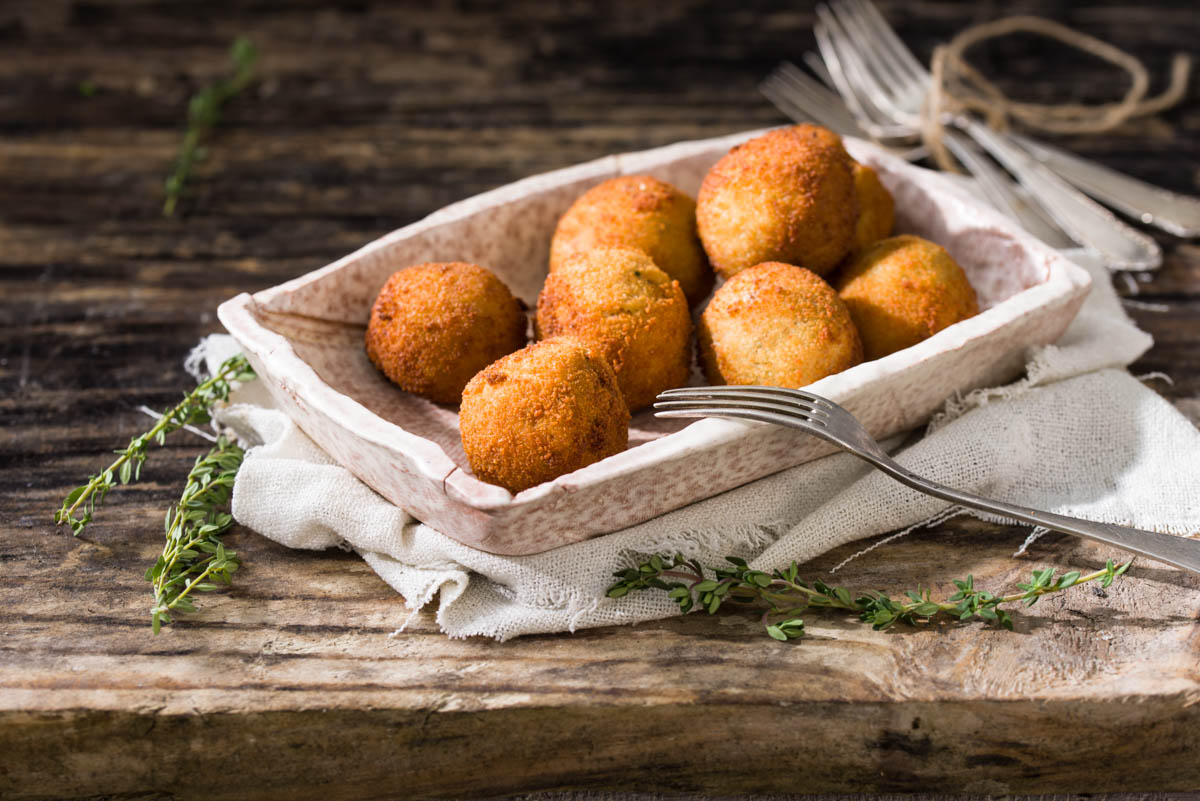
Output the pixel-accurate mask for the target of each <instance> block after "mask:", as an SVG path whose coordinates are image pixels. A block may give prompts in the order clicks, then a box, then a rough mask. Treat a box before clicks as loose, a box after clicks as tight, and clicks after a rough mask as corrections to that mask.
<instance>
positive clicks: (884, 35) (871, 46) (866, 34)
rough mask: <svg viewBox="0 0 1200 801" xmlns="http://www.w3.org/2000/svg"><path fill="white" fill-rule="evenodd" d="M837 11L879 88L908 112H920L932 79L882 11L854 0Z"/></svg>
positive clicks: (837, 4)
mask: <svg viewBox="0 0 1200 801" xmlns="http://www.w3.org/2000/svg"><path fill="white" fill-rule="evenodd" d="M834 8H835V12H836V13H837V14H838V16H839V18H840V19H841V20H842V24H843V26H844V27H845V28H846V30H847V32H848V33H849V34H850V36H851V41H852V42H857V43H858V48H857V50H858V51H859V52H860V53H862V58H863V61H864V62H866V64H867V66H868V68H869V69H870V70H871V71H872V72H873V73H874V75H875V76H876V77H877V78H878V79H879V87H878V88H879V89H880V90H881V91H885V92H887V93H888V94H889V95H890V96H892V97H893V98H895V99H896V101H897V105H899V106H902V107H903V108H904V110H905V111H908V112H915V111H919V110H920V107H921V104H922V103H923V102H924V98H925V93H926V92H927V91H928V86H929V81H930V76H929V73H928V72H927V71H925V70H924V68H921V67H919V66H918V67H916V68H914V66H913V65H916V64H917V61H916V57H915V56H913V54H912V51H910V50H909V49H908V48H907V47H906V46H905V45H904V43H903V42H902V41H900V38H899V37H898V36H897V35H896V32H895V31H894V30H892V28H891V26H889V25H888V24H887V21H886V20H884V19H883V16H882V15H881V14H880V13H879V10H878V9H876V8H875V7H874V6H870V4H869V3H865V2H864V3H859V2H854V0H841V1H839V0H835V2H834Z"/></svg>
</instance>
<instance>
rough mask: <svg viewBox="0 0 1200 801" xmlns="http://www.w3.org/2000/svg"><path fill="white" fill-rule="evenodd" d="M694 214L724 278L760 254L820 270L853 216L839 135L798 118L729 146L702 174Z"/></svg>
mask: <svg viewBox="0 0 1200 801" xmlns="http://www.w3.org/2000/svg"><path fill="white" fill-rule="evenodd" d="M696 221H697V223H698V227H699V232H700V240H701V242H703V244H704V250H705V252H706V253H707V254H708V260H709V262H710V263H711V264H712V266H713V269H715V270H716V271H717V273H718V274H720V275H721V276H723V277H725V278H730V277H732V276H734V275H736V274H737V273H738V272H740V271H741V270H744V269H746V268H747V267H750V266H751V265H755V264H760V263H762V262H767V261H779V262H785V263H787V264H796V265H800V266H802V267H806V268H808V269H809V270H812V271H813V272H814V273H816V274H817V275H825V274H827V273H828V272H829V271H830V270H832V269H833V268H834V266H835V265H837V263H838V262H840V261H841V260H842V259H843V258H844V257H845V256H846V254H847V253H848V252H849V251H850V245H851V243H852V241H853V238H854V226H855V223H856V222H857V221H858V196H857V194H856V192H855V190H854V176H853V173H852V172H851V159H850V156H849V155H847V153H846V150H845V148H844V147H843V146H842V140H841V137H839V136H838V135H837V134H835V133H833V132H831V131H829V130H827V129H825V128H822V127H820V126H817V125H807V124H805V125H797V126H794V127H791V128H780V129H777V130H774V131H770V132H768V133H766V134H764V135H762V136H759V137H757V138H755V139H751V140H749V141H748V142H745V143H743V144H741V145H739V146H737V147H735V148H733V149H732V150H730V151H729V152H728V153H727V154H725V156H723V157H722V158H721V160H720V161H718V162H717V163H716V164H714V165H713V167H712V169H710V170H709V171H708V174H707V175H706V176H705V177H704V183H703V184H702V185H701V187H700V195H699V197H698V198H697V200H696Z"/></svg>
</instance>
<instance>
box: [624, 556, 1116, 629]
mask: <svg viewBox="0 0 1200 801" xmlns="http://www.w3.org/2000/svg"><path fill="white" fill-rule="evenodd" d="M725 559H726V561H727V562H729V564H730V566H729V567H725V566H722V567H708V568H706V567H705V566H703V565H701V564H700V562H699V561H697V560H695V559H686V558H684V556H683V554H675V556H673V557H671V556H667V555H659V554H655V555H653V556H651V557H650V558H649V559H648V560H646V561H645V562H642V563H641V564H639V565H638V566H637V567H631V568H626V569H624V570H618V571H617V572H616V573H614V574H613V575H614V576H615V577H617V578H618V579H620V581H618V582H617V583H615V584H613V585H612V586H611V587H609V589H608V597H609V598H620V597H622V596H624V595H627V594H629V593H630V592H633V591H635V590H650V589H654V590H661V591H664V592H666V593H667V595H668V597H670V598H671V599H672V600H673V601H675V602H676V603H677V604H679V608H680V610H681V611H683V612H685V613H686V612H690V611H692V610H693V609H704V610H706V611H707V612H708V613H709V614H710V615H711V614H714V613H715V612H716V611H717V610H718V609H720V608H721V606H722V604H724V603H725V602H726V601H730V602H733V603H736V604H741V605H745V606H751V607H761V608H762V609H763V615H762V621H763V625H764V626H765V628H766V632H767V634H769V635H770V636H771V637H774V638H775V639H777V640H795V639H799V638H800V637H803V636H804V620H803V618H801V617H798V615H799V614H800V613H801V612H804V611H805V610H807V609H811V608H816V609H841V610H845V611H848V612H857V613H858V616H859V619H860V620H862V621H863V622H864V623H870V624H871V628H873V629H875V630H876V631H879V630H882V629H887V628H890V627H891V626H893V625H895V624H896V623H907V624H909V625H920V624H922V623H927V622H929V621H931V620H933V619H934V618H936V617H938V616H953V617H956V618H958V619H959V620H970V619H979V620H984V621H987V622H991V623H996V624H998V625H1000V626H1002V627H1003V628H1006V629H1009V630H1010V631H1011V630H1012V628H1013V620H1012V616H1011V614H1010V613H1009V612H1008V611H1007V610H1004V609H1001V608H1000V606H1001V605H1003V604H1011V603H1016V602H1018V601H1019V602H1022V603H1023V604H1024V605H1025V606H1026V607H1030V606H1033V605H1034V604H1035V603H1037V601H1038V599H1039V598H1041V597H1042V596H1043V595H1049V594H1051V593H1055V592H1062V591H1063V590H1067V589H1070V588H1071V587H1076V586H1078V585H1080V584H1086V583H1088V582H1092V581H1097V582H1099V583H1100V586H1101V587H1108V586H1109V585H1110V584H1112V583H1113V581H1114V580H1115V579H1116V578H1117V576H1120V575H1121V574H1122V573H1124V572H1125V571H1126V570H1128V569H1129V565H1130V564H1131V562H1125V563H1124V564H1121V565H1117V564H1115V563H1114V562H1113V561H1112V560H1111V559H1109V560H1108V562H1107V564H1106V565H1105V566H1104V568H1103V569H1101V570H1097V571H1094V572H1092V573H1088V574H1087V575H1083V574H1081V573H1080V572H1079V571H1077V570H1072V571H1070V572H1068V573H1064V574H1062V575H1061V576H1059V575H1056V574H1055V571H1054V569H1053V568H1044V569H1042V570H1035V571H1033V575H1032V578H1031V579H1030V580H1029V581H1028V582H1026V583H1021V584H1018V585H1017V588H1018V589H1019V590H1020V592H1017V593H1011V594H1008V595H994V594H992V593H990V592H988V591H987V590H980V589H976V587H975V579H974V577H973V576H967V577H966V578H965V579H961V580H955V581H954V586H955V588H956V589H957V592H955V593H954V594H953V595H951V596H950V597H949V598H947V599H945V600H935V599H934V598H933V595H932V592H931V591H930V589H929V588H927V587H920V586H918V587H917V589H916V590H909V591H908V592H906V593H905V594H904V596H903V597H901V598H898V599H897V598H892V597H890V596H889V595H887V594H886V593H884V592H880V591H877V590H873V591H867V592H863V593H860V594H859V595H858V596H857V597H856V596H854V595H853V594H851V592H850V591H849V590H847V589H845V588H844V587H831V586H829V585H827V584H825V583H824V582H822V581H813V582H806V581H802V580H801V579H800V578H799V566H798V565H797V564H796V563H795V562H792V564H791V565H789V566H788V567H787V568H786V569H783V570H776V571H774V572H772V573H767V572H765V571H762V570H753V569H751V568H750V567H749V566H748V565H747V564H746V560H744V559H741V558H739V557H736V556H727V557H725ZM709 574H711V575H712V578H710V577H709Z"/></svg>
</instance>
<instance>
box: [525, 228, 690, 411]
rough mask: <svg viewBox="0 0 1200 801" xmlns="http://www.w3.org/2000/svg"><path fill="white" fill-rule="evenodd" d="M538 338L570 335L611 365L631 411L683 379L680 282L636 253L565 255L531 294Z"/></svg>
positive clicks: (686, 346) (685, 353)
mask: <svg viewBox="0 0 1200 801" xmlns="http://www.w3.org/2000/svg"><path fill="white" fill-rule="evenodd" d="M537 332H538V337H539V338H550V337H554V336H559V335H561V334H570V335H573V336H577V337H580V338H582V339H586V340H588V341H589V342H592V343H594V344H595V346H596V348H597V351H598V352H599V353H601V354H602V355H603V356H604V358H606V359H607V360H608V362H609V363H610V364H611V365H612V367H613V370H614V371H615V372H616V374H617V382H618V384H619V385H620V387H621V393H622V394H623V395H624V397H625V401H626V403H628V404H629V408H630V409H639V408H641V407H642V406H645V405H647V404H648V403H650V402H651V401H653V400H654V396H655V395H657V394H658V393H659V392H662V391H663V390H664V389H669V388H670V387H678V386H682V385H683V384H684V383H686V382H687V377H688V367H689V365H690V363H691V344H690V343H691V335H692V319H691V317H690V316H689V314H688V305H687V300H686V299H685V298H684V296H683V290H681V289H680V288H679V282H678V281H675V280H673V279H672V278H671V277H670V276H668V275H667V274H666V273H665V272H663V271H662V270H660V269H658V267H656V266H655V265H654V262H653V261H651V260H650V257H649V256H647V255H646V254H645V253H643V252H642V251H640V250H628V249H620V248H610V249H600V250H591V251H587V252H582V253H575V254H573V255H571V256H568V257H567V258H566V259H565V260H564V261H563V263H562V264H561V265H560V266H559V268H558V269H557V270H555V271H554V272H552V273H550V275H549V276H547V277H546V284H545V286H544V287H543V288H542V293H541V295H540V296H539V297H538V305H537Z"/></svg>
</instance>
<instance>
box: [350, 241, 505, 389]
mask: <svg viewBox="0 0 1200 801" xmlns="http://www.w3.org/2000/svg"><path fill="white" fill-rule="evenodd" d="M527 328H528V320H527V319H526V315H525V308H524V306H523V305H522V303H521V302H520V301H519V300H517V299H516V298H515V297H513V295H512V293H511V292H509V290H508V287H506V286H505V285H504V282H503V281H501V280H500V279H499V278H497V277H496V276H495V275H493V274H492V273H491V272H490V271H489V270H486V269H484V268H483V267H480V266H479V265H477V264H468V263H466V262H447V263H428V264H418V265H415V266H413V267H407V268H405V269H403V270H399V271H397V272H395V273H393V274H392V276H391V278H389V279H388V280H387V283H385V284H384V285H383V289H381V290H379V295H378V297H376V299H375V304H374V306H372V307H371V319H370V322H369V323H368V324H367V335H366V345H367V358H369V359H370V360H371V363H372V364H374V365H375V366H376V367H377V368H379V370H380V371H381V372H382V373H383V374H384V375H385V376H387V377H388V378H389V379H390V380H391V381H392V382H393V383H395V384H396V385H397V386H399V387H400V388H401V389H403V390H405V391H407V392H412V393H413V394H416V395H421V396H424V397H426V398H429V399H430V400H433V401H437V402H438V403H458V402H459V398H460V397H461V396H462V391H463V387H465V386H466V385H467V382H468V381H469V380H471V376H473V375H475V374H476V373H477V372H479V371H480V370H482V369H483V368H484V367H486V366H487V365H489V364H491V363H492V362H494V361H496V359H499V358H500V357H501V356H503V355H505V354H506V353H512V352H513V351H514V350H517V349H518V348H520V347H522V346H523V345H524V344H525V342H526V336H525V331H526V329H527Z"/></svg>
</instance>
